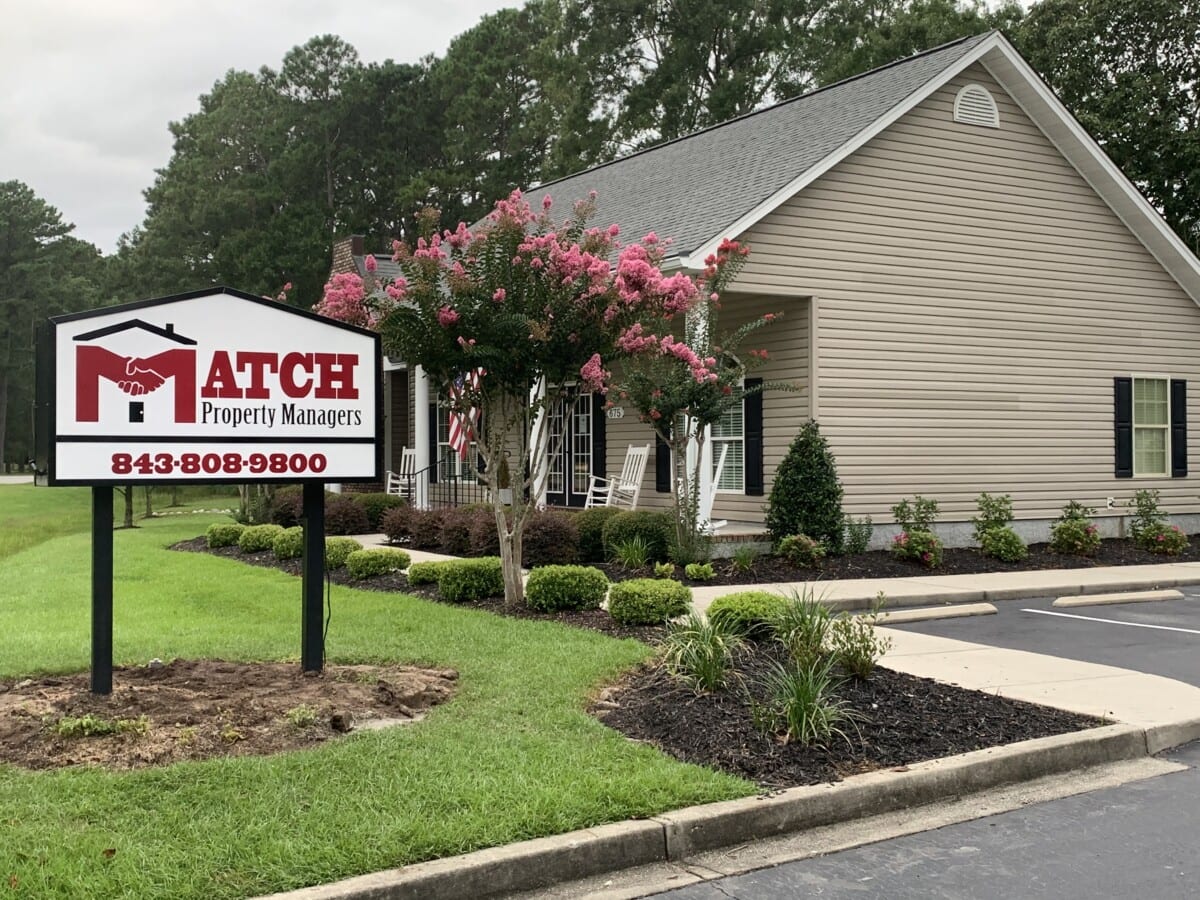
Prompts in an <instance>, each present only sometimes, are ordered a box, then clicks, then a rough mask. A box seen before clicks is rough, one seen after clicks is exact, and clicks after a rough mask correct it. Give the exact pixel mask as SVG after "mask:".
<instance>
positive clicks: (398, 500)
mask: <svg viewBox="0 0 1200 900" xmlns="http://www.w3.org/2000/svg"><path fill="white" fill-rule="evenodd" d="M349 496H350V497H351V498H353V499H354V500H355V501H356V502H357V503H358V504H359V505H360V506H361V507H362V508H363V511H364V512H366V514H367V525H368V527H369V528H370V529H371V531H379V530H380V529H381V528H382V527H383V517H384V514H385V513H387V512H388V511H389V510H392V509H398V508H399V507H401V506H404V505H405V503H404V498H403V497H397V496H396V495H395V494H350V495H349Z"/></svg>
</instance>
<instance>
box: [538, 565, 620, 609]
mask: <svg viewBox="0 0 1200 900" xmlns="http://www.w3.org/2000/svg"><path fill="white" fill-rule="evenodd" d="M607 592H608V578H607V577H606V576H605V574H604V573H603V572H601V571H600V570H599V569H597V568H593V567H592V566H541V567H540V568H537V569H534V570H533V571H532V572H530V573H529V580H528V581H527V582H526V583H525V602H526V604H528V605H529V607H530V608H531V609H538V610H542V611H543V612H557V611H558V610H564V609H566V610H575V609H599V608H600V604H601V603H603V602H604V595H605V594H606V593H607Z"/></svg>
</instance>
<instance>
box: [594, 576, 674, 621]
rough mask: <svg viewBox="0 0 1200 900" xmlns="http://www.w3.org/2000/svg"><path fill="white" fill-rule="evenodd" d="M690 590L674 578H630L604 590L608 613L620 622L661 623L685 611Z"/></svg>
mask: <svg viewBox="0 0 1200 900" xmlns="http://www.w3.org/2000/svg"><path fill="white" fill-rule="evenodd" d="M691 602H692V592H691V590H689V589H688V588H687V587H686V586H684V585H682V584H680V583H679V582H678V581H665V580H663V579H659V578H633V579H630V580H629V581H618V582H617V583H616V584H614V585H613V586H612V587H611V588H609V591H608V612H609V615H611V616H612V617H613V619H615V620H616V621H617V622H618V623H619V624H621V625H661V624H662V623H663V622H665V621H667V619H673V618H674V617H675V616H681V615H683V614H684V613H685V612H687V611H688V607H689V606H690V605H691Z"/></svg>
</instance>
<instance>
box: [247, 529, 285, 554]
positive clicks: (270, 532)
mask: <svg viewBox="0 0 1200 900" xmlns="http://www.w3.org/2000/svg"><path fill="white" fill-rule="evenodd" d="M281 534H283V526H282V525H251V526H249V527H248V528H246V530H245V531H243V532H242V536H241V537H239V538H238V549H239V550H241V551H242V552H243V553H259V552H261V551H263V550H270V549H271V546H272V545H273V544H274V543H275V538H277V537H279V535H281Z"/></svg>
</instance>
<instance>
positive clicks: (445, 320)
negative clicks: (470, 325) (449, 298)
mask: <svg viewBox="0 0 1200 900" xmlns="http://www.w3.org/2000/svg"><path fill="white" fill-rule="evenodd" d="M437 320H438V324H439V325H441V326H442V327H443V328H449V327H450V326H452V325H453V324H454V323H456V322H457V321H458V310H455V309H451V308H450V307H449V306H443V307H442V308H441V309H439V310H438V312H437Z"/></svg>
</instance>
